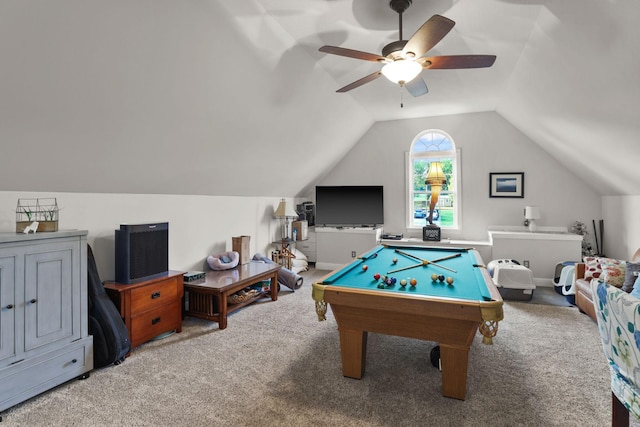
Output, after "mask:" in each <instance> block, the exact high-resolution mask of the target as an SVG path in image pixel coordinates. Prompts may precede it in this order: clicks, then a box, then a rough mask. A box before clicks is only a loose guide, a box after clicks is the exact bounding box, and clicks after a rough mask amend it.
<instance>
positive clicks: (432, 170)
mask: <svg viewBox="0 0 640 427" xmlns="http://www.w3.org/2000/svg"><path fill="white" fill-rule="evenodd" d="M425 182H426V183H427V184H429V185H434V184H440V185H442V184H444V183H445V182H447V177H446V176H445V175H444V172H443V171H442V163H440V162H431V163H429V172H428V173H427V177H426V178H425Z"/></svg>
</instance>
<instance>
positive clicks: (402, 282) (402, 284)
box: [400, 279, 407, 287]
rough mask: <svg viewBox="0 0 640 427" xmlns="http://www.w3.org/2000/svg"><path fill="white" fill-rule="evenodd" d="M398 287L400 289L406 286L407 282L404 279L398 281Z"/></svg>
mask: <svg viewBox="0 0 640 427" xmlns="http://www.w3.org/2000/svg"><path fill="white" fill-rule="evenodd" d="M400 286H402V287H404V286H407V280H406V279H402V280H400Z"/></svg>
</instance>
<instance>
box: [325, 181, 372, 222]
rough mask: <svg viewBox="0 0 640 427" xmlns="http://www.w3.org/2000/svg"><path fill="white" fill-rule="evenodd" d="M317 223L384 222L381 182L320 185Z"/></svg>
mask: <svg viewBox="0 0 640 427" xmlns="http://www.w3.org/2000/svg"><path fill="white" fill-rule="evenodd" d="M315 222H316V226H325V227H343V226H347V227H371V226H376V225H382V224H383V223H384V203H383V188H382V186H381V185H349V186H317V187H316V219H315Z"/></svg>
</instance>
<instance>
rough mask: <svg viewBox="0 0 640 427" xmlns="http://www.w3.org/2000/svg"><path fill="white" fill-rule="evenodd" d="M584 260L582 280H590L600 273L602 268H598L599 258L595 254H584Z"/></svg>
mask: <svg viewBox="0 0 640 427" xmlns="http://www.w3.org/2000/svg"><path fill="white" fill-rule="evenodd" d="M582 261H584V280H586V281H591V279H597V278H598V277H600V275H601V274H602V268H600V258H599V257H595V256H586V257H584V258H583V260H582Z"/></svg>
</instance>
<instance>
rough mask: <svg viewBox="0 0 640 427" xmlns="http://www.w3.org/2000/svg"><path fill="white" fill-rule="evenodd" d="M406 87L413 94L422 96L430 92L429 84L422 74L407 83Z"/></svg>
mask: <svg viewBox="0 0 640 427" xmlns="http://www.w3.org/2000/svg"><path fill="white" fill-rule="evenodd" d="M404 87H406V88H407V90H408V91H409V93H410V94H411V95H413V96H421V95H424V94H425V93H427V92H429V89H427V84H426V83H425V82H424V79H423V78H422V77H420V76H418V77H416V78H415V79H413V80H411V81H410V82H409V83H405V85H404Z"/></svg>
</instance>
